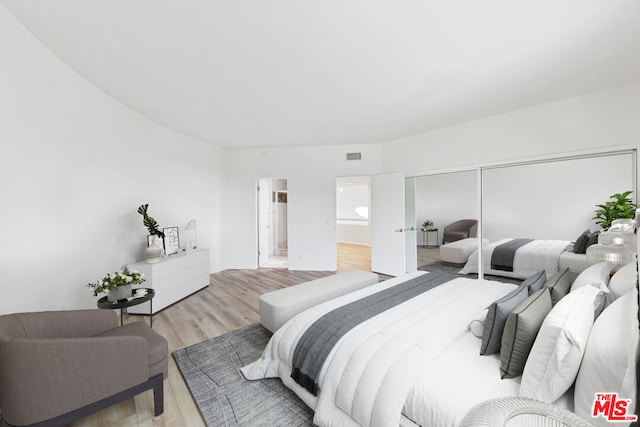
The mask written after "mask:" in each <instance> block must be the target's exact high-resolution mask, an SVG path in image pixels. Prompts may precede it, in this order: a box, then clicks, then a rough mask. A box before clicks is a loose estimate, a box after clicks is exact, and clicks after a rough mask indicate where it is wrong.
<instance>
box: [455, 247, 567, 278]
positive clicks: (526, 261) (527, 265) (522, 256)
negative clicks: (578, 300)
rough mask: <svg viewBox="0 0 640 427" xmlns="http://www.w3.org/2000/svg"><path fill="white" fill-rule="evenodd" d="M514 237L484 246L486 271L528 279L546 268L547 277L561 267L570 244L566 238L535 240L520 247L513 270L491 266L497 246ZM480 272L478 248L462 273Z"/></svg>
mask: <svg viewBox="0 0 640 427" xmlns="http://www.w3.org/2000/svg"><path fill="white" fill-rule="evenodd" d="M510 240H513V239H501V240H497V241H495V242H492V243H489V244H487V245H484V246H483V247H482V256H483V264H484V273H485V274H491V275H495V276H503V277H514V278H517V279H526V278H527V277H529V276H531V275H532V274H534V273H537V272H538V271H541V270H545V271H546V272H547V277H549V276H551V275H553V274H555V273H556V272H557V271H558V270H559V269H560V255H561V254H562V253H563V252H564V251H565V249H566V248H567V246H568V245H569V243H570V242H569V241H566V240H533V241H532V242H530V243H527V244H526V245H524V246H522V247H520V248H519V249H518V250H517V251H516V254H515V257H514V259H513V271H503V270H494V269H492V268H491V255H492V254H493V250H494V249H495V248H496V246H498V245H501V244H503V243H506V242H508V241H510ZM477 272H478V250H477V249H476V250H475V251H474V252H473V253H472V254H471V256H469V260H468V261H467V263H466V264H465V266H464V267H463V268H462V270H460V273H461V274H469V273H477Z"/></svg>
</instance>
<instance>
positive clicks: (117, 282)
mask: <svg viewBox="0 0 640 427" xmlns="http://www.w3.org/2000/svg"><path fill="white" fill-rule="evenodd" d="M144 281H145V279H144V274H143V273H140V272H138V271H136V270H133V269H129V268H123V269H122V270H120V271H116V272H114V273H108V274H107V275H106V276H104V277H103V278H102V279H101V280H98V281H97V282H94V283H89V284H87V286H88V287H89V288H91V289H93V295H94V296H98V295H99V294H101V293H106V292H108V293H109V295H108V296H107V298H108V300H109V301H116V300H119V299H124V298H129V297H130V296H131V285H139V284H141V283H143V282H144Z"/></svg>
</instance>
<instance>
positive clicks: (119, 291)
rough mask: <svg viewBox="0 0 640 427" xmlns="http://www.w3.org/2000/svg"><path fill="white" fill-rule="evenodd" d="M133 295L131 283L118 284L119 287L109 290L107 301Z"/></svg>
mask: <svg viewBox="0 0 640 427" xmlns="http://www.w3.org/2000/svg"><path fill="white" fill-rule="evenodd" d="M131 295H132V293H131V285H124V286H118V287H117V288H115V289H112V290H110V291H109V294H108V295H107V301H109V302H114V301H117V300H120V299H126V298H129V297H131Z"/></svg>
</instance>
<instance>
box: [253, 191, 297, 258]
mask: <svg viewBox="0 0 640 427" xmlns="http://www.w3.org/2000/svg"><path fill="white" fill-rule="evenodd" d="M287 204H288V193H287V180H286V179H284V178H262V179H260V180H259V181H258V266H259V267H261V268H288V267H289V257H288V251H289V249H288V227H287Z"/></svg>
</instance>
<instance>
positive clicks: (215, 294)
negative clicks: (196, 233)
mask: <svg viewBox="0 0 640 427" xmlns="http://www.w3.org/2000/svg"><path fill="white" fill-rule="evenodd" d="M351 269H363V270H370V269H371V250H370V248H369V247H367V246H361V245H348V244H340V245H338V270H339V271H346V270H351ZM331 274H334V272H328V271H322V272H320V271H290V270H286V269H258V270H226V271H223V272H220V273H215V274H212V275H211V279H210V285H209V286H208V287H207V288H205V289H203V290H201V291H199V292H197V293H195V294H194V295H191V296H190V297H188V298H186V299H184V300H182V301H180V302H178V303H177V304H174V305H172V306H171V307H168V308H166V309H165V310H163V311H161V312H160V313H158V314H156V315H155V316H154V317H153V328H154V329H155V330H156V331H157V332H158V333H160V334H161V335H162V336H164V337H165V338H166V339H167V341H168V343H169V352H173V351H174V350H177V349H180V348H183V347H186V346H189V345H192V344H196V343H199V342H202V341H204V340H207V339H209V338H213V337H216V336H219V335H222V334H224V333H227V332H230V331H233V330H236V329H239V328H241V327H243V326H247V325H250V324H253V323H257V322H259V321H260V316H259V312H258V297H259V296H260V295H261V294H263V293H265V292H269V291H272V290H276V289H280V288H283V287H286V286H291V285H295V284H297V283H302V282H305V281H308V280H313V279H317V278H320V277H324V276H327V275H331ZM388 277H389V276H384V275H381V280H383V279H386V278H388ZM148 320H149V319H148V317H146V316H134V315H127V314H125V318H124V321H125V323H128V322H136V321H146V322H148ZM164 388H165V396H164V404H165V411H164V414H162V415H161V416H159V417H155V418H154V417H153V393H152V392H151V391H148V392H145V393H142V394H140V395H138V396H136V397H135V398H132V399H128V400H126V401H124V402H122V403H119V404H116V405H114V406H112V407H110V408H107V409H105V410H103V411H100V412H98V413H96V414H94V415H92V416H89V417H87V418H84V419H82V420H80V421H77V422H75V423H73V424H72V426H75V427H80V426H83V427H103V426H118V427H134V426H167V427H182V426H189V427H191V426H198V427H200V426H204V425H205V424H204V422H203V420H202V418H201V416H200V413H199V412H198V408H197V407H196V405H195V403H194V402H193V399H192V397H191V394H190V393H189V390H188V388H187V385H186V383H185V382H184V380H183V379H182V375H181V374H180V371H179V370H178V368H177V366H176V364H175V362H174V360H173V357H171V356H169V377H168V378H167V380H166V381H165V383H164Z"/></svg>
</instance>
